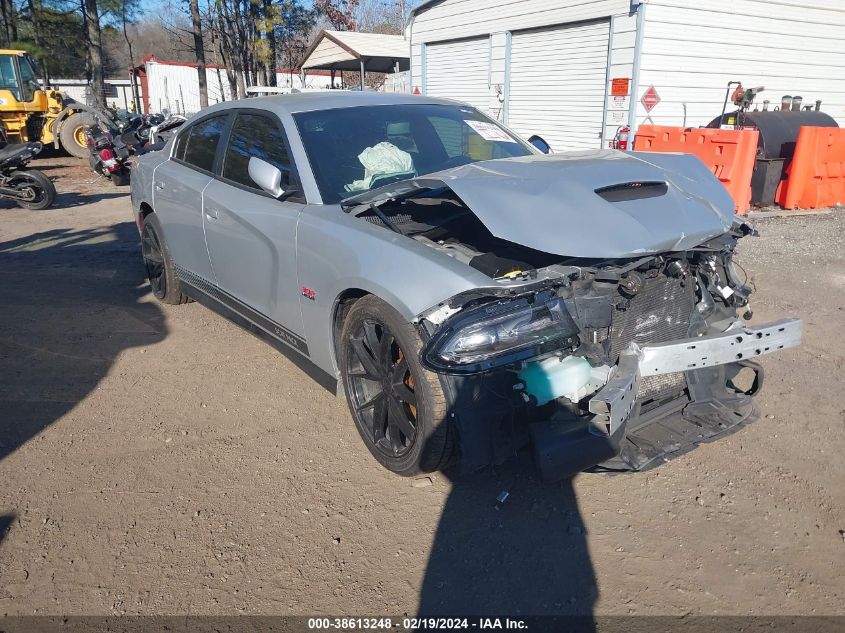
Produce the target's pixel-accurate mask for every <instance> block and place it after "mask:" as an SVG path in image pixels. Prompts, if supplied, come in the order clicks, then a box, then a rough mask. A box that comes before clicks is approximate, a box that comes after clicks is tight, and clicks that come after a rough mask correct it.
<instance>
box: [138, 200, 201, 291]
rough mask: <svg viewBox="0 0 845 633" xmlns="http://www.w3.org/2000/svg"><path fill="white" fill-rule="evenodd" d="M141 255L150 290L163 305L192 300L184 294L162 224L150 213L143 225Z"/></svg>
mask: <svg viewBox="0 0 845 633" xmlns="http://www.w3.org/2000/svg"><path fill="white" fill-rule="evenodd" d="M141 255H142V256H143V258H144V267H145V268H146V269H147V279H149V281H150V290H152V293H153V295H154V296H155V298H156V299H158V300H159V301H161V302H162V303H169V304H171V305H179V304H182V303H188V301H190V299H189V298H188V296H187V295H186V294H184V293H183V292H182V286H181V285H180V283H179V278H178V277H177V276H176V268H175V267H174V266H173V260H172V259H171V257H170V250H169V249H168V248H167V243H166V242H165V241H164V234H163V233H162V230H161V223H160V222H159V221H158V217H157V216H156V214H155V213H150V214H149V215H148V216H147V217H145V218H144V221H143V222H142V223H141Z"/></svg>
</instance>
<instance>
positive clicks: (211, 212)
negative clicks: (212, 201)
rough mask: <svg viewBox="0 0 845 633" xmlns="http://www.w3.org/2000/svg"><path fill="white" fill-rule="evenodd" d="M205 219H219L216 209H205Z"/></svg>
mask: <svg viewBox="0 0 845 633" xmlns="http://www.w3.org/2000/svg"><path fill="white" fill-rule="evenodd" d="M205 217H207V218H208V219H209V220H216V219H217V218H218V217H219V215H218V212H217V209H215V208H213V207H205Z"/></svg>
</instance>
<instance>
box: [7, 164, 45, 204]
mask: <svg viewBox="0 0 845 633" xmlns="http://www.w3.org/2000/svg"><path fill="white" fill-rule="evenodd" d="M9 186H10V187H11V188H13V189H17V190H18V191H20V192H21V193H22V194H26V195H28V196H31V198H28V199H27V200H20V199H15V204H17V205H18V206H19V207H21V208H23V209H32V210H34V211H43V210H44V209H49V208H50V207H51V206H53V202H55V200H56V187H55V185H53V181H52V180H50V179H49V178H47V176H45V175H44V174H42V173H41V172H40V171H38V170H35V169H32V170H29V171H16V172H14V173H13V174H12V176H11V177H10V178H9Z"/></svg>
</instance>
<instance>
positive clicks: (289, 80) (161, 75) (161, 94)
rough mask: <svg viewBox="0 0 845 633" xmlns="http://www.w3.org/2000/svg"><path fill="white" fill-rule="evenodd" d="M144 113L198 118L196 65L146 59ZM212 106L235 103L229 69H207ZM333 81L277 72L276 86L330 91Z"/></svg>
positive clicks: (315, 74) (324, 75)
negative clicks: (327, 89)
mask: <svg viewBox="0 0 845 633" xmlns="http://www.w3.org/2000/svg"><path fill="white" fill-rule="evenodd" d="M136 71H137V73H138V83H139V85H140V93H141V95H140V96H141V103H142V109H143V111H144V112H162V111H164V110H168V111H169V112H173V113H178V114H194V113H195V112H199V110H200V87H199V79H198V78H197V66H196V64H189V63H186V62H176V61H165V60H161V59H156V58H155V56H153V55H148V56H146V57H145V58H144V60H143V62H142V63H141V65H140V66H138V67H137V68H136ZM205 73H206V83H207V87H208V102H209V104H210V105H214V104H215V103H219V102H221V101H229V100H231V99H232V91H231V90H230V88H229V81H228V79H227V78H226V69H225V68H222V67H220V66H214V65H207V66H206V68H205ZM330 80H331V77H330V74H329V73H328V72H327V71H321V70H309V71H306V72H301V73H300V72H298V71H291V70H277V71H276V84H277V85H278V86H285V87H289V88H328V87H329V83H330Z"/></svg>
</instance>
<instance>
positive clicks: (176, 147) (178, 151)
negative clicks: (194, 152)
mask: <svg viewBox="0 0 845 633" xmlns="http://www.w3.org/2000/svg"><path fill="white" fill-rule="evenodd" d="M190 133H191V130H190V129H188V130H185V131H184V132H182V133H181V134H178V135H177V136H176V140H175V141H173V158H178V159H179V160H184V159H185V146H186V145H187V144H188V143H187V141H188V134H190Z"/></svg>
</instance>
